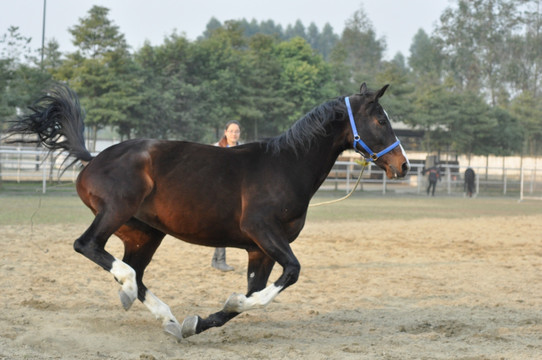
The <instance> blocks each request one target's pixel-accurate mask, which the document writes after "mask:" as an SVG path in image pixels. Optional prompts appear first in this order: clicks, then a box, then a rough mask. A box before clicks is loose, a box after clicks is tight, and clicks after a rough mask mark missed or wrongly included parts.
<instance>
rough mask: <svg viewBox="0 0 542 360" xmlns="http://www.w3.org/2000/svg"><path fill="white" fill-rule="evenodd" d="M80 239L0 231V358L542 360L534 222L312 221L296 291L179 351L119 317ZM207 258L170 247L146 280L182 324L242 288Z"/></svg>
mask: <svg viewBox="0 0 542 360" xmlns="http://www.w3.org/2000/svg"><path fill="white" fill-rule="evenodd" d="M83 230H84V227H82V226H66V225H55V226H34V228H33V229H32V228H31V227H30V226H2V227H0V234H1V235H0V236H1V242H0V244H1V252H0V257H1V259H0V359H146V360H149V359H539V358H541V357H542V271H541V270H542V241H541V234H542V216H530V217H506V218H495V217H487V218H480V219H472V220H467V221H465V220H423V219H420V220H415V221H393V222H388V221H369V222H361V221H360V222H343V223H337V222H334V223H325V222H318V223H316V222H308V223H307V226H306V227H305V230H304V231H303V232H302V234H301V236H300V237H299V238H298V240H297V241H296V242H295V243H294V244H293V248H294V251H295V253H296V254H297V256H298V258H299V260H300V262H301V265H302V271H301V276H300V278H299V281H298V283H297V284H295V285H294V286H292V287H290V288H289V289H287V290H286V291H285V292H283V293H282V294H280V295H279V297H278V298H277V299H276V301H274V302H273V303H271V304H270V305H269V306H268V307H266V308H265V309H261V310H254V311H252V312H248V313H245V314H242V315H240V316H238V317H237V318H236V319H234V320H232V321H231V322H229V323H228V324H226V325H225V326H223V327H222V328H215V329H211V330H209V331H207V332H204V333H202V334H199V335H196V336H193V337H190V338H188V339H184V340H183V341H181V342H177V341H176V340H175V339H174V338H173V337H171V336H169V335H167V334H166V333H164V332H163V331H162V328H161V325H160V323H159V322H158V321H156V320H155V319H154V318H153V316H152V315H151V314H150V313H149V312H148V311H147V309H146V308H145V307H144V306H143V305H142V304H141V303H139V302H136V303H135V304H134V306H133V307H132V309H130V310H129V311H124V310H123V309H122V307H121V305H120V301H119V299H118V296H117V291H118V285H117V284H116V282H114V280H113V278H112V276H111V275H110V274H109V273H107V272H105V271H103V270H101V269H99V268H98V267H97V266H96V265H94V264H93V263H91V262H90V261H88V260H87V259H85V258H84V257H82V256H81V255H79V254H76V253H75V252H74V251H73V250H72V242H73V240H74V239H75V238H76V237H77V236H79V235H80V234H81V233H82V231H83ZM120 246H121V245H120V241H119V240H118V239H114V240H111V241H110V245H108V248H109V249H110V250H111V251H112V252H113V253H115V254H116V255H118V256H120V254H121V247H120ZM212 251H213V250H212V249H209V248H203V247H198V246H192V245H188V244H186V243H183V242H181V241H177V240H175V239H172V238H166V240H165V241H164V243H163V244H162V246H161V248H160V249H159V250H158V252H157V254H156V256H155V258H154V260H153V262H152V263H151V265H150V266H149V268H148V270H147V274H146V284H147V285H148V286H149V288H150V289H151V290H152V291H153V292H154V293H155V294H156V295H157V296H159V297H160V298H161V299H162V300H163V301H165V302H166V303H168V304H169V305H170V307H171V309H172V311H173V313H174V314H175V315H176V316H177V318H178V319H179V321H182V320H183V319H184V318H185V317H186V316H188V315H194V314H198V315H201V316H207V315H208V314H210V313H212V312H215V311H217V310H219V309H220V308H221V307H222V304H223V302H224V301H225V300H226V298H227V297H228V296H229V295H230V293H232V292H244V291H245V289H246V281H245V269H246V254H245V253H244V252H243V251H240V250H228V259H229V261H228V262H229V263H230V264H231V265H233V266H235V268H236V270H235V271H234V272H231V273H219V272H217V271H215V270H212V269H211V268H210V266H209V262H210V259H211V254H212ZM279 270H280V269H277V268H275V270H274V272H273V275H272V279H276V277H277V276H278V274H279Z"/></svg>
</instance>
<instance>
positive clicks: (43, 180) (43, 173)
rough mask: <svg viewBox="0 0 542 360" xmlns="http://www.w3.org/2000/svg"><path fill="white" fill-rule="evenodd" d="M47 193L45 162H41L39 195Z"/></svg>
mask: <svg viewBox="0 0 542 360" xmlns="http://www.w3.org/2000/svg"><path fill="white" fill-rule="evenodd" d="M46 192H47V161H44V162H43V166H42V167H41V193H42V194H45V193H46Z"/></svg>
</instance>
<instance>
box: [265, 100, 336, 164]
mask: <svg viewBox="0 0 542 360" xmlns="http://www.w3.org/2000/svg"><path fill="white" fill-rule="evenodd" d="M345 116H346V105H345V103H344V96H341V97H339V98H336V99H333V100H330V101H328V102H326V103H323V104H321V105H319V106H317V107H315V108H314V109H312V110H311V111H310V112H308V113H307V114H306V115H305V116H303V117H302V118H300V119H299V120H297V121H296V122H295V123H294V124H293V125H292V127H291V128H290V129H288V130H287V131H286V132H284V133H283V134H282V135H279V136H277V137H274V138H272V139H269V140H268V141H267V151H269V152H271V153H273V154H277V153H279V152H280V151H282V150H291V151H293V152H294V153H295V154H296V155H299V154H304V153H306V152H308V151H309V149H310V148H311V146H312V144H313V142H314V140H315V139H316V138H318V137H322V136H325V135H326V134H327V131H326V127H327V126H326V125H328V124H329V123H331V122H333V121H336V120H343V119H344V118H345Z"/></svg>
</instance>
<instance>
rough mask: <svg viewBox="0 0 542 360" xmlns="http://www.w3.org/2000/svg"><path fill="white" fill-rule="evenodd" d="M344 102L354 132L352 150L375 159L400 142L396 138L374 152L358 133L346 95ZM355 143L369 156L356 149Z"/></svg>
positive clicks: (370, 159) (369, 159)
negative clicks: (391, 142) (380, 149)
mask: <svg viewBox="0 0 542 360" xmlns="http://www.w3.org/2000/svg"><path fill="white" fill-rule="evenodd" d="M344 102H345V103H346V109H347V110H348V117H349V119H350V126H351V127H352V133H353V134H354V150H355V151H356V152H357V153H358V154H360V155H361V156H363V157H364V158H365V159H366V160H368V161H373V162H374V161H376V160H377V159H378V158H379V157H381V156H382V155H384V154H387V153H389V152H390V151H392V150H393V149H395V148H396V147H397V146H399V145H400V144H401V142H400V141H399V139H397V141H396V142H394V143H393V144H391V145H390V146H388V147H387V148H385V149H384V150H382V151H380V152H378V153H375V152H374V151H373V150H371V148H370V147H369V146H367V144H365V142H364V141H363V140H361V137H360V136H359V134H358V129H357V127H356V123H355V122H354V115H352V108H351V107H350V99H349V98H348V96H347V97H345V98H344ZM357 145H360V146H361V147H362V148H363V149H364V150H365V151H366V152H367V154H369V157H368V158H367V157H366V156H365V154H363V153H362V152H361V151H359V150H358V147H357Z"/></svg>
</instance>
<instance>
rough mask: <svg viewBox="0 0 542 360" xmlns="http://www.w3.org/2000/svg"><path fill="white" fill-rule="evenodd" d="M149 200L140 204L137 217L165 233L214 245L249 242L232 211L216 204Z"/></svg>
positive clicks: (169, 198)
mask: <svg viewBox="0 0 542 360" xmlns="http://www.w3.org/2000/svg"><path fill="white" fill-rule="evenodd" d="M149 200H150V201H149ZM149 200H147V201H146V202H145V203H144V204H143V205H142V206H141V208H140V210H139V212H138V213H137V214H136V217H137V218H138V219H140V220H142V221H144V222H145V223H147V224H149V225H151V226H153V227H155V228H157V229H159V230H161V231H162V232H164V233H166V234H168V235H171V236H173V237H176V238H178V239H180V240H183V241H186V242H189V243H193V244H199V245H205V246H214V247H223V246H236V247H243V248H245V247H246V245H248V244H250V240H249V239H248V238H246V236H245V235H244V234H243V233H242V232H241V230H240V228H239V221H238V220H236V217H235V215H234V214H233V213H232V212H231V210H227V209H220V208H219V207H218V206H217V205H214V206H207V207H206V206H203V205H202V204H195V203H192V202H190V201H186V200H183V198H182V197H181V198H177V197H171V196H170V197H168V198H167V199H164V198H153V199H149Z"/></svg>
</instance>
